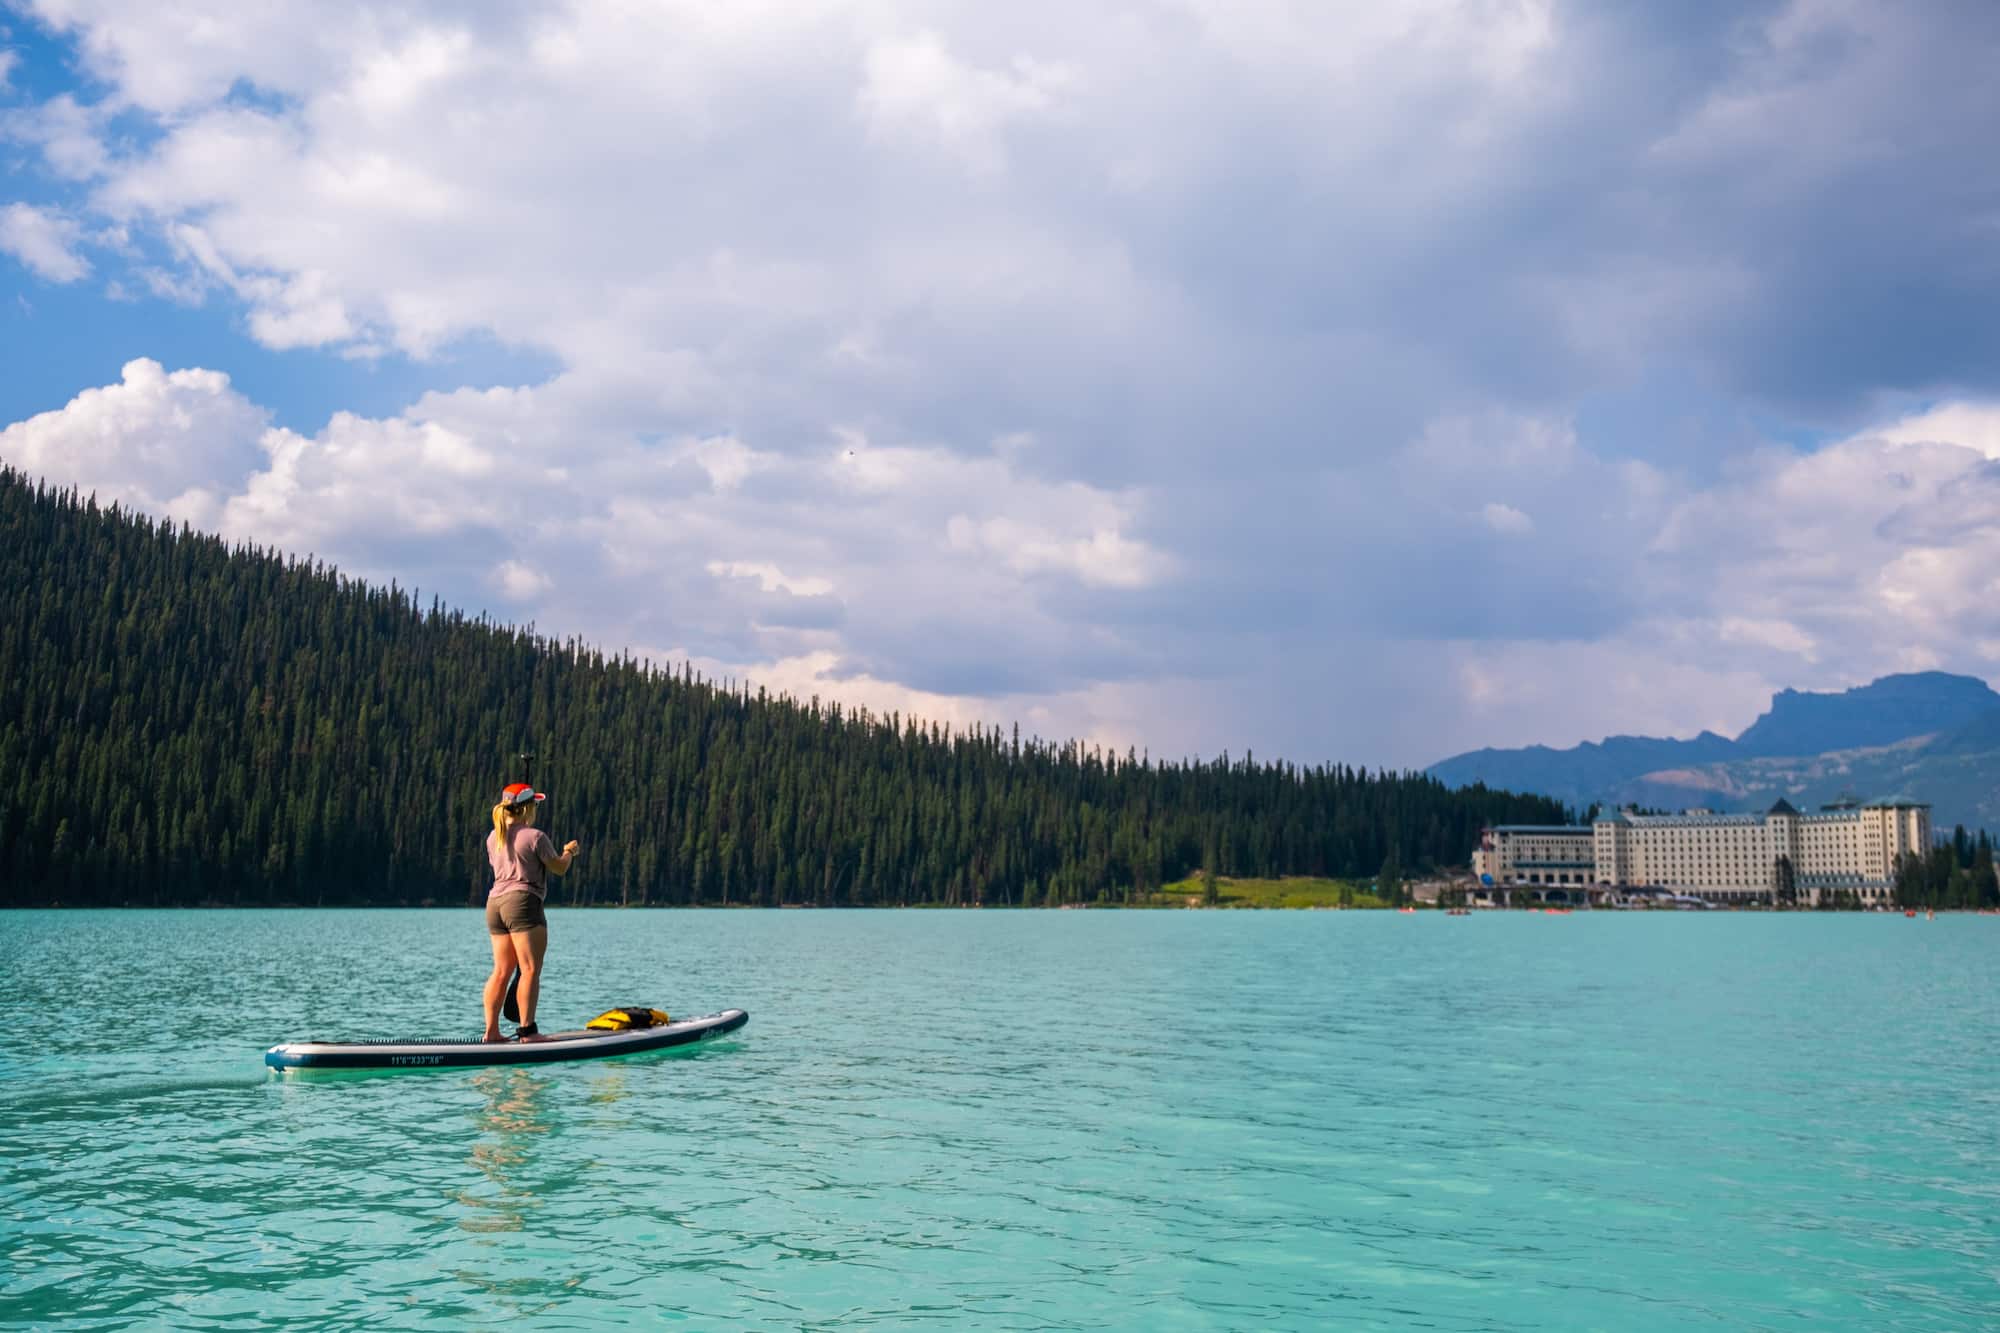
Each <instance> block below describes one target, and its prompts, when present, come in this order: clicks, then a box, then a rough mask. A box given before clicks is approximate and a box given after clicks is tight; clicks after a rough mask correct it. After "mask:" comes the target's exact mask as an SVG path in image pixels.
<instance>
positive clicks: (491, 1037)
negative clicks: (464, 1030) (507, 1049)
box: [480, 1028, 507, 1041]
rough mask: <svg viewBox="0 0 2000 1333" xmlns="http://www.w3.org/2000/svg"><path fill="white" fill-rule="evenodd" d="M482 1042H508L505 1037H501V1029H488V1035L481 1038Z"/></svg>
mask: <svg viewBox="0 0 2000 1333" xmlns="http://www.w3.org/2000/svg"><path fill="white" fill-rule="evenodd" d="M480 1040H481V1041H505V1040H507V1039H506V1038H505V1037H503V1036H501V1035H500V1029H499V1028H488V1029H487V1030H486V1035H485V1036H483V1037H481V1038H480Z"/></svg>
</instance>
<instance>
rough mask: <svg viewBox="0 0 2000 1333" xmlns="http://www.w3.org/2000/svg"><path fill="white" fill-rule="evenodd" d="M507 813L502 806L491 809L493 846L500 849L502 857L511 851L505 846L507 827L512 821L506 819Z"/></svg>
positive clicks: (505, 808)
mask: <svg viewBox="0 0 2000 1333" xmlns="http://www.w3.org/2000/svg"><path fill="white" fill-rule="evenodd" d="M508 813H509V811H508V809H507V807H506V806H504V805H496V806H494V807H493V845H494V846H495V847H497V848H499V849H500V852H501V854H502V855H505V854H506V853H507V852H508V851H509V850H511V849H510V848H509V847H508V845H507V827H508V825H510V824H511V823H513V821H512V820H510V819H508V818H507V815H508Z"/></svg>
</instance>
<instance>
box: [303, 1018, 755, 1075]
mask: <svg viewBox="0 0 2000 1333" xmlns="http://www.w3.org/2000/svg"><path fill="white" fill-rule="evenodd" d="M749 1021H750V1015H749V1014H747V1013H745V1012H744V1011H743V1010H741V1009H724V1010H723V1011H722V1012H721V1013H719V1014H705V1015H703V1016H702V1017H700V1018H683V1019H678V1020H675V1021H673V1022H669V1023H666V1024H663V1025H661V1026H659V1027H643V1028H630V1029H627V1030H625V1031H602V1030H596V1029H590V1028H580V1029H578V1030H576V1031H574V1032H551V1033H549V1034H547V1035H546V1036H544V1037H541V1038H540V1039H538V1040H535V1041H477V1040H473V1041H457V1040H445V1041H434V1040H423V1039H394V1040H389V1041H289V1042H286V1043H284V1044H283V1045H280V1046H273V1047H272V1048H271V1049H270V1050H268V1051H266V1052H265V1053H264V1063H265V1064H267V1065H269V1066H270V1067H271V1068H273V1069H451V1068H465V1067H470V1066H474V1065H536V1064H547V1063H550V1062H552V1061H557V1060H602V1059H606V1058H608V1057H610V1056H614V1055H634V1054H637V1053H638V1052H640V1051H656V1050H660V1049H662V1048H664V1047H668V1046H685V1045H688V1044H689V1043H691V1042H697V1041H709V1040H712V1039H714V1038H716V1037H720V1036H722V1035H723V1034H724V1033H727V1032H734V1031H736V1029H738V1028H740V1027H742V1026H743V1025H744V1024H745V1023H748V1022H749Z"/></svg>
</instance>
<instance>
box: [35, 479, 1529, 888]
mask: <svg viewBox="0 0 2000 1333" xmlns="http://www.w3.org/2000/svg"><path fill="white" fill-rule="evenodd" d="M0 553H3V554H0V570H4V574H0V773H4V774H5V775H6V780H5V781H4V782H0V831H4V838H5V843H4V846H3V847H0V870H4V880H0V904H4V905H16V906H20V905H31V904H41V903H51V902H59V903H63V904H77V905H80V904H139V905H146V904H157V905H178V904H197V903H220V904H241V905H246V906H248V905H262V904H274V905H275V904H418V903H433V902H435V903H461V902H472V901H477V900H478V899H479V898H481V897H482V896H483V895H484V892H485V889H486V886H487V883H488V872H487V869H486V862H485V855H484V852H483V850H482V841H481V840H482V837H483V835H484V833H485V832H486V830H487V829H488V827H489V823H488V808H489V805H490V803H491V801H492V799H493V796H494V793H495V792H497V791H498V789H499V787H500V786H501V785H502V784H503V783H504V782H507V781H509V780H512V779H514V778H516V777H518V776H519V774H518V772H517V771H516V770H517V764H516V762H515V759H514V756H515V754H516V753H517V752H518V751H520V750H523V749H531V750H535V751H537V752H538V753H539V754H540V756H541V758H540V760H539V762H538V764H537V766H536V769H535V772H534V777H535V779H536V784H537V785H538V786H540V787H542V788H543V789H544V790H546V791H548V792H550V793H551V797H550V804H549V807H548V815H547V817H546V818H545V819H544V820H543V826H544V827H546V828H549V829H550V831H551V832H552V833H553V834H554V835H555V836H556V837H557V839H558V840H561V839H563V838H568V837H576V838H579V839H581V841H582V842H583V845H584V852H583V855H582V857H581V859H580V861H579V864H578V867H577V869H576V870H575V871H573V872H572V873H571V875H570V876H569V877H568V878H567V879H565V880H561V881H558V882H557V883H556V884H555V886H554V888H553V890H552V894H551V901H552V902H554V903H557V904H563V903H581V904H593V903H626V904H649V903H650V904H690V903H702V904H736V903H742V904H765V905H769V904H780V903H810V904H816V905H822V906H833V905H877V904H917V903H952V904H967V903H984V904H987V905H1010V904H1011V905H1025V904H1052V903H1076V902H1095V901H1115V900H1119V899H1122V898H1124V897H1126V896H1128V895H1130V894H1132V893H1134V892H1145V891H1148V890H1151V889H1154V888H1157V887H1158V886H1159V885H1161V884H1163V883H1167V882H1170V881H1173V880H1176V879H1179V878H1182V877H1184V876H1186V875H1188V874H1190V873H1193V872H1194V871H1195V870H1196V869H1197V868H1199V867H1203V866H1207V867H1210V868H1213V869H1214V870H1216V871H1219V872H1220V873H1223V874H1230V875H1242V876H1272V875H1280V874H1288V873H1298V874H1312V875H1334V876H1361V875H1373V874H1375V873H1376V871H1377V870H1378V868H1380V867H1381V866H1383V865H1384V863H1385V862H1390V863H1393V864H1395V865H1398V866H1409V867H1412V868H1420V867H1429V866H1442V865H1451V866H1456V865H1458V864H1460V863H1461V862H1462V861H1463V860H1464V859H1465V857H1466V856H1467V854H1468V853H1469V851H1470V849H1471V848H1472V847H1473V846H1474V845H1475V843H1476V841H1477V837H1478V833H1479V829H1480V826H1481V825H1482V824H1484V823H1487V822H1493V821H1505V822H1521V823H1557V822H1561V821H1562V820H1563V819H1564V817H1565V814H1566V812H1565V811H1564V810H1563V808H1562V807H1561V806H1560V805H1558V804H1557V803H1556V802H1554V801H1551V800H1547V799H1545V798H1541V797H1524V796H1514V795H1509V794H1506V793H1498V792H1493V791H1488V790H1486V789H1484V788H1478V787H1475V788H1469V789H1464V790H1447V789H1446V788H1445V787H1443V786H1442V785H1441V784H1439V783H1438V782H1436V781H1434V780H1432V779H1429V778H1426V777H1423V776H1421V775H1417V774H1409V773H1388V772H1377V773H1370V772H1367V771H1365V770H1363V769H1359V768H1351V767H1347V766H1344V765H1339V764H1329V765H1325V766H1322V767H1309V768H1308V767H1299V766H1297V765H1294V764H1288V763H1262V762H1257V761H1254V760H1253V759H1252V758H1251V756H1250V755H1248V754H1246V755H1244V756H1243V757H1242V758H1240V759H1238V758H1230V757H1228V756H1224V757H1222V758H1219V759H1216V760H1213V761H1208V762H1185V763H1166V762H1147V761H1145V760H1143V759H1141V758H1139V757H1138V756H1136V755H1134V754H1131V753H1129V752H1128V753H1126V754H1124V755H1116V754H1110V753H1105V752H1102V751H1100V750H1097V749H1094V748H1090V747H1087V746H1083V745H1079V744H1077V743H1075V742H1066V743H1060V744H1057V743H1048V742H1043V741H1039V740H1027V741H1024V740H1022V739H1021V736H1020V734H1019V730H1018V728H1017V729H1016V730H1015V731H1014V732H1012V733H1011V734H1004V733H1002V732H1001V731H998V730H986V729H973V730H969V731H954V730H946V729H944V728H941V727H939V726H937V725H935V724H927V723H924V722H920V721H918V720H916V719H914V718H906V717H900V716H897V715H896V714H893V713H892V714H889V715H887V716H878V715H873V714H871V713H868V712H865V711H860V710H850V709H845V708H842V707H841V706H840V705H838V704H825V703H821V702H820V701H819V700H817V699H813V700H807V701H800V700H794V699H791V698H787V697H782V696H771V695H767V694H765V693H764V691H762V690H758V691H756V692H754V693H753V692H751V691H749V690H748V689H747V688H740V687H732V686H720V685H716V684H713V683H710V682H707V681H704V680H701V679H699V678H697V677H696V676H694V675H693V674H691V673H690V672H689V671H686V670H682V671H680V672H678V673H676V672H673V671H669V670H662V669H657V668H655V667H652V666H649V665H647V664H645V663H642V662H640V661H637V660H634V659H633V658H631V657H625V656H616V655H606V654H604V653H601V652H597V651H594V650H592V649H589V648H587V647H585V646H584V645H582V644H580V643H577V642H574V641H570V642H556V641H553V640H550V639H546V638H542V637H539V636H537V635H536V634H535V633H533V632H532V631H529V630H523V629H518V628H512V627H508V626H504V625H498V624H494V623H490V622H489V621H487V620H486V619H484V618H480V619H473V618H469V617H467V616H465V615H464V614H462V613H460V612H457V611H453V610H450V609H448V608H446V607H443V606H441V605H439V604H438V603H437V602H436V601H435V600H434V601H433V602H432V604H431V605H430V606H429V607H428V608H426V607H423V606H420V605H419V604H418V599H417V598H416V597H414V596H412V595H411V594H410V593H408V592H406V591H404V590H402V589H399V588H397V587H395V586H393V585H392V586H391V587H389V588H386V589H384V588H378V587H371V586H367V585H364V584H362V583H360V582H357V581H355V580H352V579H349V578H345V577H342V576H341V575H339V574H338V573H337V572H335V571H334V570H332V569H330V568H328V567H327V566H326V565H324V564H322V563H319V562H316V561H312V560H301V559H296V558H286V557H282V556H280V555H278V554H277V553H275V552H271V551H265V550H259V549H253V548H234V549H232V548H231V547H229V546H228V545H227V544H225V543H224V542H223V541H221V540H220V539H218V538H215V537H213V536H209V535H206V534H202V533H198V532H194V531H191V530H189V529H188V528H186V527H179V528H177V527H175V526H174V525H172V524H171V523H159V522H154V521H152V520H149V519H147V518H145V517H142V516H137V515H134V514H131V513H128V512H123V511H121V510H120V509H119V508H117V507H116V506H111V507H100V506H98V505H97V504H96V503H95V502H94V500H91V499H86V498H82V497H79V496H77V495H76V494H74V493H73V492H67V491H57V490H53V489H50V488H47V487H46V486H43V485H39V484H36V483H33V482H30V481H29V480H27V479H25V478H24V477H22V476H21V475H19V474H17V473H14V472H12V471H11V470H5V469H0Z"/></svg>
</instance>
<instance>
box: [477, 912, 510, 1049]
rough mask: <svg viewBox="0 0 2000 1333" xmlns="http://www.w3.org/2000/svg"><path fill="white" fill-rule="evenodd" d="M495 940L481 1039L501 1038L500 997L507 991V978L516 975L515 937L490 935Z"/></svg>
mask: <svg viewBox="0 0 2000 1333" xmlns="http://www.w3.org/2000/svg"><path fill="white" fill-rule="evenodd" d="M488 938H489V939H491V940H492V941H493V971H492V973H491V974H489V975H488V976H487V978H486V994H485V997H484V998H485V1000H486V1034H485V1036H483V1037H481V1038H480V1040H481V1041H499V1040H500V997H501V996H502V995H503V994H505V993H506V990H507V978H508V977H511V976H513V975H514V937H513V936H511V935H491V936H488Z"/></svg>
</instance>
